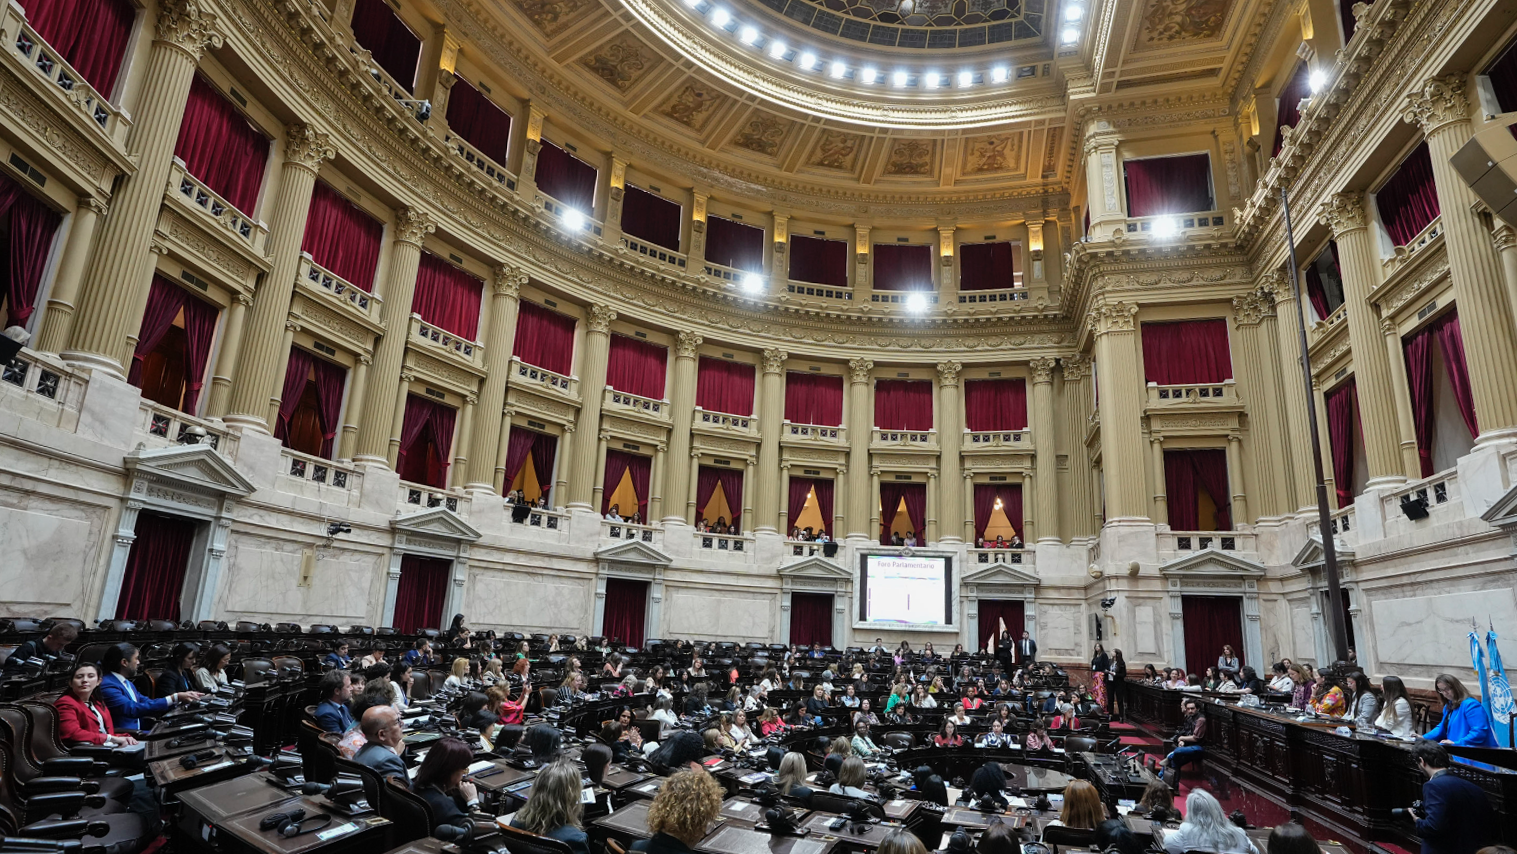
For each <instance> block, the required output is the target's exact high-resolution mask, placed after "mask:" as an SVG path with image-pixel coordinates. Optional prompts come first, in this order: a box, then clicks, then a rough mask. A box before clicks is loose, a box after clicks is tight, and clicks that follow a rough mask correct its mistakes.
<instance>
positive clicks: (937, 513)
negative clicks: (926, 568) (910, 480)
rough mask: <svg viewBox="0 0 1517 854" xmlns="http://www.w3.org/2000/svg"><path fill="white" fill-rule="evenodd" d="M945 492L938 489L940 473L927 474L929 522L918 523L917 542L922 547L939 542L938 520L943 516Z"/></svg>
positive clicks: (931, 472)
mask: <svg viewBox="0 0 1517 854" xmlns="http://www.w3.org/2000/svg"><path fill="white" fill-rule="evenodd" d="M942 493H943V491H942V490H941V489H938V473H937V472H934V471H930V472H928V473H927V520H926V524H922V523H921V522H918V523H917V542H918V543H919V544H921V545H926V544H928V543H936V542H937V541H938V519H939V517H941V516H942V515H943V514H942V501H943V494H942Z"/></svg>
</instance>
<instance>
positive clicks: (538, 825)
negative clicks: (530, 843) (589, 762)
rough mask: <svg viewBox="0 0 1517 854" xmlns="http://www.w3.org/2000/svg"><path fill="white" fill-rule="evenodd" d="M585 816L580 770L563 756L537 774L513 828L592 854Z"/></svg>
mask: <svg viewBox="0 0 1517 854" xmlns="http://www.w3.org/2000/svg"><path fill="white" fill-rule="evenodd" d="M650 812H651V810H650ZM583 815H584V805H583V804H582V803H581V802H580V776H579V767H578V766H577V765H575V764H574V760H572V759H570V758H569V757H567V756H562V757H559V758H558V759H555V760H554V761H553V762H552V763H550V764H549V765H548V766H547V767H546V768H543V769H542V770H541V771H538V772H537V778H536V779H535V780H534V781H533V783H532V795H531V796H530V797H529V798H528V799H527V805H526V806H524V807H522V808H521V810H519V811H518V812H517V813H516V815H514V816H512V817H511V826H512V827H518V828H521V829H522V830H525V831H527V832H529V833H535V834H537V835H538V836H546V837H548V838H549V839H557V840H558V841H560V842H562V843H564V844H565V845H568V846H569V850H570V851H572V852H574V854H590V838H589V837H588V836H586V835H585V831H584V829H583V828H581V827H580V824H581V822H582V820H583ZM650 817H651V816H650Z"/></svg>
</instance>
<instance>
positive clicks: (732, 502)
mask: <svg viewBox="0 0 1517 854" xmlns="http://www.w3.org/2000/svg"><path fill="white" fill-rule="evenodd" d="M695 512H696V517H695V521H697V522H706V523H708V524H709V525H710V526H711V529H712V530H713V531H717V532H719V533H721V532H726V533H733V534H736V533H740V532H741V531H742V516H743V471H742V469H729V468H721V467H719V466H701V467H700V469H699V470H698V471H697V472H696V478H695Z"/></svg>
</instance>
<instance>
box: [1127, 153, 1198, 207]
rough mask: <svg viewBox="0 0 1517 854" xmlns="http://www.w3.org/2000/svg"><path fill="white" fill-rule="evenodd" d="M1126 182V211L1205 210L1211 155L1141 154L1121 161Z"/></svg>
mask: <svg viewBox="0 0 1517 854" xmlns="http://www.w3.org/2000/svg"><path fill="white" fill-rule="evenodd" d="M1122 171H1123V174H1124V176H1125V177H1124V180H1125V182H1126V186H1127V215H1128V216H1130V217H1140V216H1160V215H1162V214H1184V213H1194V212H1199V211H1209V210H1212V209H1213V208H1215V207H1216V204H1215V202H1213V201H1212V191H1211V155H1210V154H1186V155H1182V156H1179V157H1145V158H1143V159H1141V160H1128V161H1126V162H1124V163H1123V164H1122Z"/></svg>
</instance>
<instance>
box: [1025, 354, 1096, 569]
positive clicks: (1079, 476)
mask: <svg viewBox="0 0 1517 854" xmlns="http://www.w3.org/2000/svg"><path fill="white" fill-rule="evenodd" d="M1059 367H1060V372H1061V373H1062V375H1063V377H1064V386H1063V389H1062V394H1061V395H1060V397H1061V398H1062V400H1061V401H1060V402H1061V403H1062V404H1063V406H1064V408H1063V412H1064V418H1062V419H1060V420H1059V424H1058V429H1059V430H1060V433H1061V435H1062V436H1063V437H1064V442H1065V448H1066V449H1067V450H1068V453H1069V476H1068V478H1067V483H1066V488H1067V490H1068V492H1069V502H1068V504H1067V505H1066V506H1067V507H1068V509H1069V524H1068V525H1067V526H1066V528H1067V530H1068V531H1069V536H1070V538H1071V539H1073V538H1075V537H1089V536H1091V535H1093V534H1094V533H1095V532H1096V525H1095V519H1096V516H1097V514H1099V513H1100V507H1098V506H1097V505H1096V502H1095V500H1094V499H1093V498H1092V495H1094V492H1093V490H1092V489H1091V476H1090V473H1091V466H1090V454H1089V453H1088V452H1087V451H1086V448H1085V429H1086V424H1087V420H1088V418H1089V417H1090V401H1091V397H1092V394H1091V390H1090V384H1089V383H1088V382H1087V380H1089V379H1090V357H1089V356H1085V355H1083V354H1079V353H1077V354H1075V355H1073V356H1064V357H1063V358H1061V359H1059ZM1033 441H1035V442H1036V441H1038V440H1037V438H1036V437H1034V439H1033Z"/></svg>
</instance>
